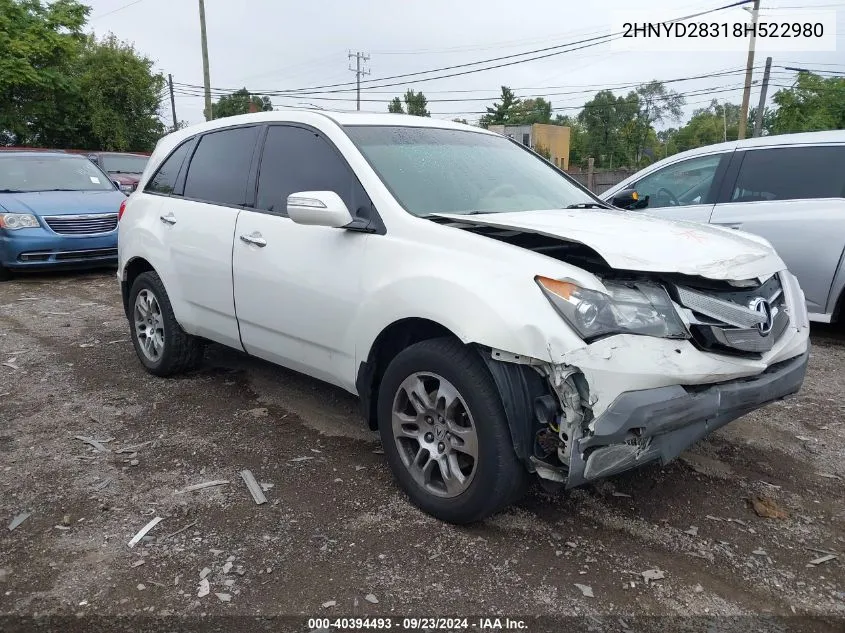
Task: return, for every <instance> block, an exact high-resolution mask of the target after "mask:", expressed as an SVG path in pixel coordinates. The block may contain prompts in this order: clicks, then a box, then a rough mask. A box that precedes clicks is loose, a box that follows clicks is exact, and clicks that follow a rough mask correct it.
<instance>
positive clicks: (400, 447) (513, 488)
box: [378, 338, 528, 524]
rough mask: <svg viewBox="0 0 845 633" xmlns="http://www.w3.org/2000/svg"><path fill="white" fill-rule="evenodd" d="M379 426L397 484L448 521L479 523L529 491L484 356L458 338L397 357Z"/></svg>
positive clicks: (387, 376) (381, 401)
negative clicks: (482, 357) (460, 341)
mask: <svg viewBox="0 0 845 633" xmlns="http://www.w3.org/2000/svg"><path fill="white" fill-rule="evenodd" d="M378 425H379V433H380V435H381V440H382V444H383V446H384V452H385V456H386V457H387V461H388V463H389V464H390V467H391V469H392V470H393V474H394V477H395V478H396V481H397V482H398V484H399V486H400V487H401V488H402V490H404V491H405V493H406V494H407V495H408V496H409V497H410V498H411V501H412V502H413V503H414V504H415V505H417V506H418V507H419V508H420V509H422V510H423V511H424V512H427V513H428V514H430V515H432V516H434V517H436V518H438V519H440V520H442V521H447V522H449V523H457V524H465V523H472V522H474V521H479V520H481V519H484V518H486V517H488V516H490V515H491V514H494V513H495V512H497V511H499V510H501V509H502V508H504V507H505V506H507V505H509V504H510V503H513V502H514V501H516V500H518V499H519V498H520V497H521V496H522V495H523V494H524V493H525V490H526V488H527V483H528V473H527V472H526V470H525V468H524V466H523V465H522V463H521V462H520V461H519V459H518V458H517V456H516V453H515V452H514V449H513V442H512V441H511V436H510V430H509V428H508V423H507V419H506V416H505V411H504V408H503V406H502V401H501V396H500V394H499V392H498V390H497V388H496V386H495V384H494V382H493V378H492V376H491V375H490V372H489V370H488V369H487V368H486V367H485V365H484V363H483V361H482V359H481V358H480V357H479V356H478V353H477V352H476V351H475V350H474V349H472V348H470V347H467V346H465V345H462V344H461V343H459V342H458V341H455V340H453V339H450V338H440V339H432V340H427V341H422V342H420V343H416V344H414V345H412V346H410V347H408V348H407V349H405V350H403V351H402V352H400V353H399V354H398V355H397V356H396V357H395V358H394V359H393V361H392V362H391V363H390V365H389V366H388V367H387V370H386V371H385V373H384V377H383V379H382V381H381V385H380V387H379V394H378ZM473 453H474V457H473Z"/></svg>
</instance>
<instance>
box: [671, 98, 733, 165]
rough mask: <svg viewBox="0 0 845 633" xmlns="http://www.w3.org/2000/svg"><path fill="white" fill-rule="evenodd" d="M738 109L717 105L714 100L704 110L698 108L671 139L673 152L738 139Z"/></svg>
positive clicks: (728, 105) (726, 105) (731, 104)
mask: <svg viewBox="0 0 845 633" xmlns="http://www.w3.org/2000/svg"><path fill="white" fill-rule="evenodd" d="M739 115H740V107H739V106H738V105H736V104H733V103H719V102H718V101H717V100H716V99H713V101H711V102H710V105H709V106H707V107H706V108H699V109H698V110H695V111H694V112H693V113H692V117H691V118H690V120H689V121H687V123H686V124H685V125H683V126H682V127H681V128H679V129H678V131H677V133H676V134H675V135H674V137H673V139H672V140H673V141H674V150H675V151H677V152H683V151H686V150H688V149H693V148H695V147H701V146H702V145H712V144H714V143H721V142H723V141H725V140H728V141H735V140H736V139H737V138H739Z"/></svg>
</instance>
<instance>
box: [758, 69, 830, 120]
mask: <svg viewBox="0 0 845 633" xmlns="http://www.w3.org/2000/svg"><path fill="white" fill-rule="evenodd" d="M772 101H774V103H775V104H776V105H777V110H776V111H775V113H774V115H773V116H772V121H771V126H772V127H771V130H772V132H773V133H774V134H787V133H790V132H813V131H818V130H841V129H845V77H828V78H823V77H820V76H819V75H816V74H813V73H806V72H802V73H799V74H798V78H797V80H796V82H795V85H794V86H793V87H792V88H786V89H782V90H778V91H777V92H776V93H775V94H774V96H773V97H772Z"/></svg>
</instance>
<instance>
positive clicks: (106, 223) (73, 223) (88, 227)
mask: <svg viewBox="0 0 845 633" xmlns="http://www.w3.org/2000/svg"><path fill="white" fill-rule="evenodd" d="M44 221H45V222H46V223H47V226H49V227H50V228H51V229H53V231H55V232H56V233H59V234H61V235H95V234H97V233H110V232H112V231H114V230H115V229H116V228H117V213H90V214H84V215H51V216H47V217H45V218H44Z"/></svg>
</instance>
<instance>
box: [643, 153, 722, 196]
mask: <svg viewBox="0 0 845 633" xmlns="http://www.w3.org/2000/svg"><path fill="white" fill-rule="evenodd" d="M728 156H729V154H713V155H712V156H701V157H698V158H690V159H689V160H684V161H681V162H679V163H675V164H674V165H669V166H668V167H664V168H663V169H658V170H657V171H656V172H654V173H652V174H649V175H648V176H645V177H644V178H643V179H642V180H640V181H639V182H638V183H637V185H636V189H637V193H638V194H639V196H640V200H645V199H646V197H647V198H648V205H647V206H648V208H649V209H660V208H663V207H680V206H687V205H692V204H708V203H712V202H713V195H712V192H711V189H712V186H713V180H714V178H715V177H716V171H717V170H718V168H719V164H720V163H721V162H722V160H724V159H726V158H727V157H728Z"/></svg>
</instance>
